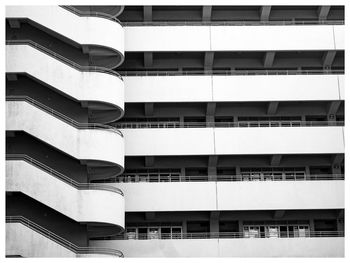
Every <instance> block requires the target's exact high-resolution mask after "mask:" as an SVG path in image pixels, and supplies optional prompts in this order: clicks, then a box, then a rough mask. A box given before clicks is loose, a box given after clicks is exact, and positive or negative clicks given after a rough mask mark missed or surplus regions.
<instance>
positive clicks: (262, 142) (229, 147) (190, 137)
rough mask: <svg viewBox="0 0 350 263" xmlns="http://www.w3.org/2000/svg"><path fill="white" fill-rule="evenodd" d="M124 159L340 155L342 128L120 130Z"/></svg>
mask: <svg viewBox="0 0 350 263" xmlns="http://www.w3.org/2000/svg"><path fill="white" fill-rule="evenodd" d="M122 132H123V134H124V138H125V155H127V156H138V155H147V156H148V155H151V156H152V155H215V154H221V155H225V154H301V153H305V154H322V153H343V152H344V139H343V127H276V128H178V129H123V130H122Z"/></svg>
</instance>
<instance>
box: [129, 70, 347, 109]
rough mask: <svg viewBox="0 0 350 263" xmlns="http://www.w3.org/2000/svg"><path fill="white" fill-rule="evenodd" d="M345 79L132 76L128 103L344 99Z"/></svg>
mask: <svg viewBox="0 0 350 263" xmlns="http://www.w3.org/2000/svg"><path fill="white" fill-rule="evenodd" d="M343 78H344V76H343V75H324V74H322V75H249V76H238V75H230V76H129V77H124V83H125V101H126V102H178V101H179V102H195V101H197V102H198V101H199V102H200V101H205V102H208V101H215V102H220V101H305V100H312V101H314V100H339V99H344V95H343V94H344V83H343V81H342V80H343Z"/></svg>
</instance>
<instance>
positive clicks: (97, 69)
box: [6, 39, 123, 80]
mask: <svg viewBox="0 0 350 263" xmlns="http://www.w3.org/2000/svg"><path fill="white" fill-rule="evenodd" d="M6 45H27V46H31V47H32V48H35V49H37V50H39V51H41V52H42V53H44V54H46V55H48V56H50V57H52V58H54V59H57V60H58V61H60V62H62V63H64V64H66V65H67V66H69V67H72V68H74V69H76V70H78V71H82V72H100V73H106V74H110V75H113V76H116V77H118V78H119V79H121V80H122V79H123V78H122V76H121V75H120V74H119V73H118V72H116V71H114V70H111V69H108V68H105V67H98V66H81V65H79V64H78V63H75V62H73V61H71V60H69V59H68V58H66V57H64V56H62V55H60V54H57V53H55V52H53V51H52V50H50V49H48V48H46V47H44V46H41V45H40V44H38V43H36V42H34V41H32V40H29V39H23V40H6Z"/></svg>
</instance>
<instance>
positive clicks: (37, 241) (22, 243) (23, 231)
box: [6, 223, 76, 257]
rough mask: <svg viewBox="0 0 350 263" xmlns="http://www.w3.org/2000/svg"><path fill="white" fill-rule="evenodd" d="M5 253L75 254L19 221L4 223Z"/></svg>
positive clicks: (44, 255) (57, 255) (36, 254)
mask: <svg viewBox="0 0 350 263" xmlns="http://www.w3.org/2000/svg"><path fill="white" fill-rule="evenodd" d="M6 255H21V256H22V257H75V256H76V254H75V253H73V252H72V251H70V250H68V249H66V248H65V247H62V246H61V245H59V244H57V243H56V242H54V241H52V240H50V239H48V238H47V237H45V236H43V235H41V234H39V233H37V232H35V231H33V230H31V229H30V228H28V227H26V226H24V225H22V224H20V223H7V224H6Z"/></svg>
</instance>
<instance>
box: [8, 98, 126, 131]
mask: <svg viewBox="0 0 350 263" xmlns="http://www.w3.org/2000/svg"><path fill="white" fill-rule="evenodd" d="M6 101H25V102H28V103H30V104H31V105H33V106H35V107H37V108H39V109H40V110H43V111H45V112H46V113H48V114H50V115H52V116H54V117H56V118H58V119H59V120H61V121H64V122H65V123H67V124H69V125H71V126H73V127H74V128H77V129H100V130H106V131H111V132H115V133H117V134H118V135H120V136H121V137H123V134H122V132H121V131H119V130H118V129H117V128H115V127H113V126H110V125H106V124H101V123H80V122H77V121H76V120H73V119H72V118H69V117H68V116H66V115H64V114H62V113H60V112H58V111H56V110H54V109H52V108H50V107H48V106H46V105H44V104H42V103H40V102H39V101H36V100H35V99H33V98H31V97H29V96H17V95H16V96H14V95H9V96H6Z"/></svg>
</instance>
